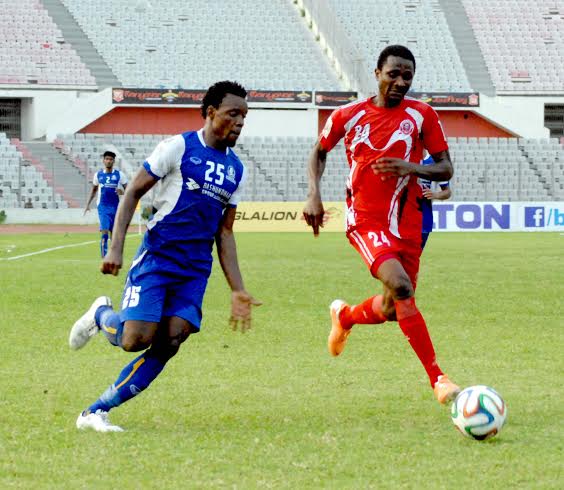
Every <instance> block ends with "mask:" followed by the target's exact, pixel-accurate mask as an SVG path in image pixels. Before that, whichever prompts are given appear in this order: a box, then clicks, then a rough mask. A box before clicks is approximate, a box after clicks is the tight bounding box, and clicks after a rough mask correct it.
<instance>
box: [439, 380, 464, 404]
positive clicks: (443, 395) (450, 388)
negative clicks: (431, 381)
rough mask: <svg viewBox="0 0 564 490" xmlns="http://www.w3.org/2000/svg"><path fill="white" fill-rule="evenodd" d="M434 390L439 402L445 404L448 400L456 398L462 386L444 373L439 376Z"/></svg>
mask: <svg viewBox="0 0 564 490" xmlns="http://www.w3.org/2000/svg"><path fill="white" fill-rule="evenodd" d="M433 391H434V392H435V396H436V397H437V400H438V401H439V403H441V404H442V405H444V404H445V403H447V402H450V401H452V400H454V399H455V398H456V396H457V395H458V394H459V393H460V386H458V385H455V384H454V383H453V382H452V381H451V380H450V379H448V376H447V375H446V374H443V375H441V376H439V377H438V379H437V382H436V383H435V386H434V387H433Z"/></svg>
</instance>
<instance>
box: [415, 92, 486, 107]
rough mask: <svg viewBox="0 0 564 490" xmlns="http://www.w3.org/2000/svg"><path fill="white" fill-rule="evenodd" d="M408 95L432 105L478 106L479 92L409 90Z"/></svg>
mask: <svg viewBox="0 0 564 490" xmlns="http://www.w3.org/2000/svg"><path fill="white" fill-rule="evenodd" d="M407 95H408V97H412V98H414V99H417V100H420V101H422V102H426V103H427V104H429V105H430V106H432V107H479V106H480V94H479V93H477V92H467V93H462V92H461V93H457V92H453V93H445V92H409V93H408V94H407Z"/></svg>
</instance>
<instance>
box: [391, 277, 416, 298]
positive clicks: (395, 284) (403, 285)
mask: <svg viewBox="0 0 564 490" xmlns="http://www.w3.org/2000/svg"><path fill="white" fill-rule="evenodd" d="M388 286H389V288H390V290H391V291H392V296H393V298H394V300H395V301H397V300H402V299H407V298H411V297H412V296H413V294H414V291H413V285H412V284H411V280H410V279H409V277H408V276H407V275H406V276H398V277H397V278H394V280H392V281H391V284H389V285H388Z"/></svg>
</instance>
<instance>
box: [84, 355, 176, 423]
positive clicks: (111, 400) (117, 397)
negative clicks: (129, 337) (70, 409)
mask: <svg viewBox="0 0 564 490" xmlns="http://www.w3.org/2000/svg"><path fill="white" fill-rule="evenodd" d="M165 364H166V361H163V360H161V359H159V358H157V357H155V356H154V355H153V353H152V352H151V349H148V350H146V351H145V352H143V354H141V355H140V356H139V357H137V358H135V359H134V360H133V361H131V362H130V363H129V364H128V365H127V366H125V368H123V371H122V372H121V373H120V375H119V377H118V379H117V380H116V382H115V383H114V384H113V385H111V386H110V387H109V388H108V389H107V390H106V391H104V393H102V395H101V396H100V398H98V400H96V401H95V402H94V403H93V404H92V405H90V407H88V409H87V410H86V412H91V413H94V412H96V410H103V411H104V412H109V411H110V410H111V409H112V408H114V407H117V406H119V405H121V404H122V403H125V402H126V401H127V400H129V399H130V398H133V397H134V396H137V395H138V394H139V393H141V392H142V391H143V390H144V389H145V388H147V387H148V386H149V385H150V384H151V382H152V381H153V380H154V379H155V378H156V377H157V376H158V375H159V373H160V372H161V371H162V370H163V368H164V367H165Z"/></svg>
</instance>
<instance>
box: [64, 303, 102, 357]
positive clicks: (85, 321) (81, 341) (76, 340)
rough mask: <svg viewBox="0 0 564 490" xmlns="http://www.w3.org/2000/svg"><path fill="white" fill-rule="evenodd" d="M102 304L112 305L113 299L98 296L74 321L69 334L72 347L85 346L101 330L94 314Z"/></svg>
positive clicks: (75, 348)
mask: <svg viewBox="0 0 564 490" xmlns="http://www.w3.org/2000/svg"><path fill="white" fill-rule="evenodd" d="M100 306H112V300H111V299H110V298H108V297H107V296H100V297H99V298H96V300H95V301H94V303H92V306H91V307H90V308H89V309H88V311H87V312H86V313H85V314H84V315H82V316H81V317H80V318H79V319H78V320H77V321H76V322H75V323H74V325H73V326H72V328H71V331H70V335H69V345H70V348H71V349H74V350H77V349H80V348H82V347H84V346H85V345H86V344H87V343H88V341H89V340H90V339H91V338H92V337H94V335H96V334H97V333H98V332H99V330H100V327H98V325H96V319H95V317H94V315H95V314H96V310H97V309H98V308H99V307H100Z"/></svg>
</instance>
